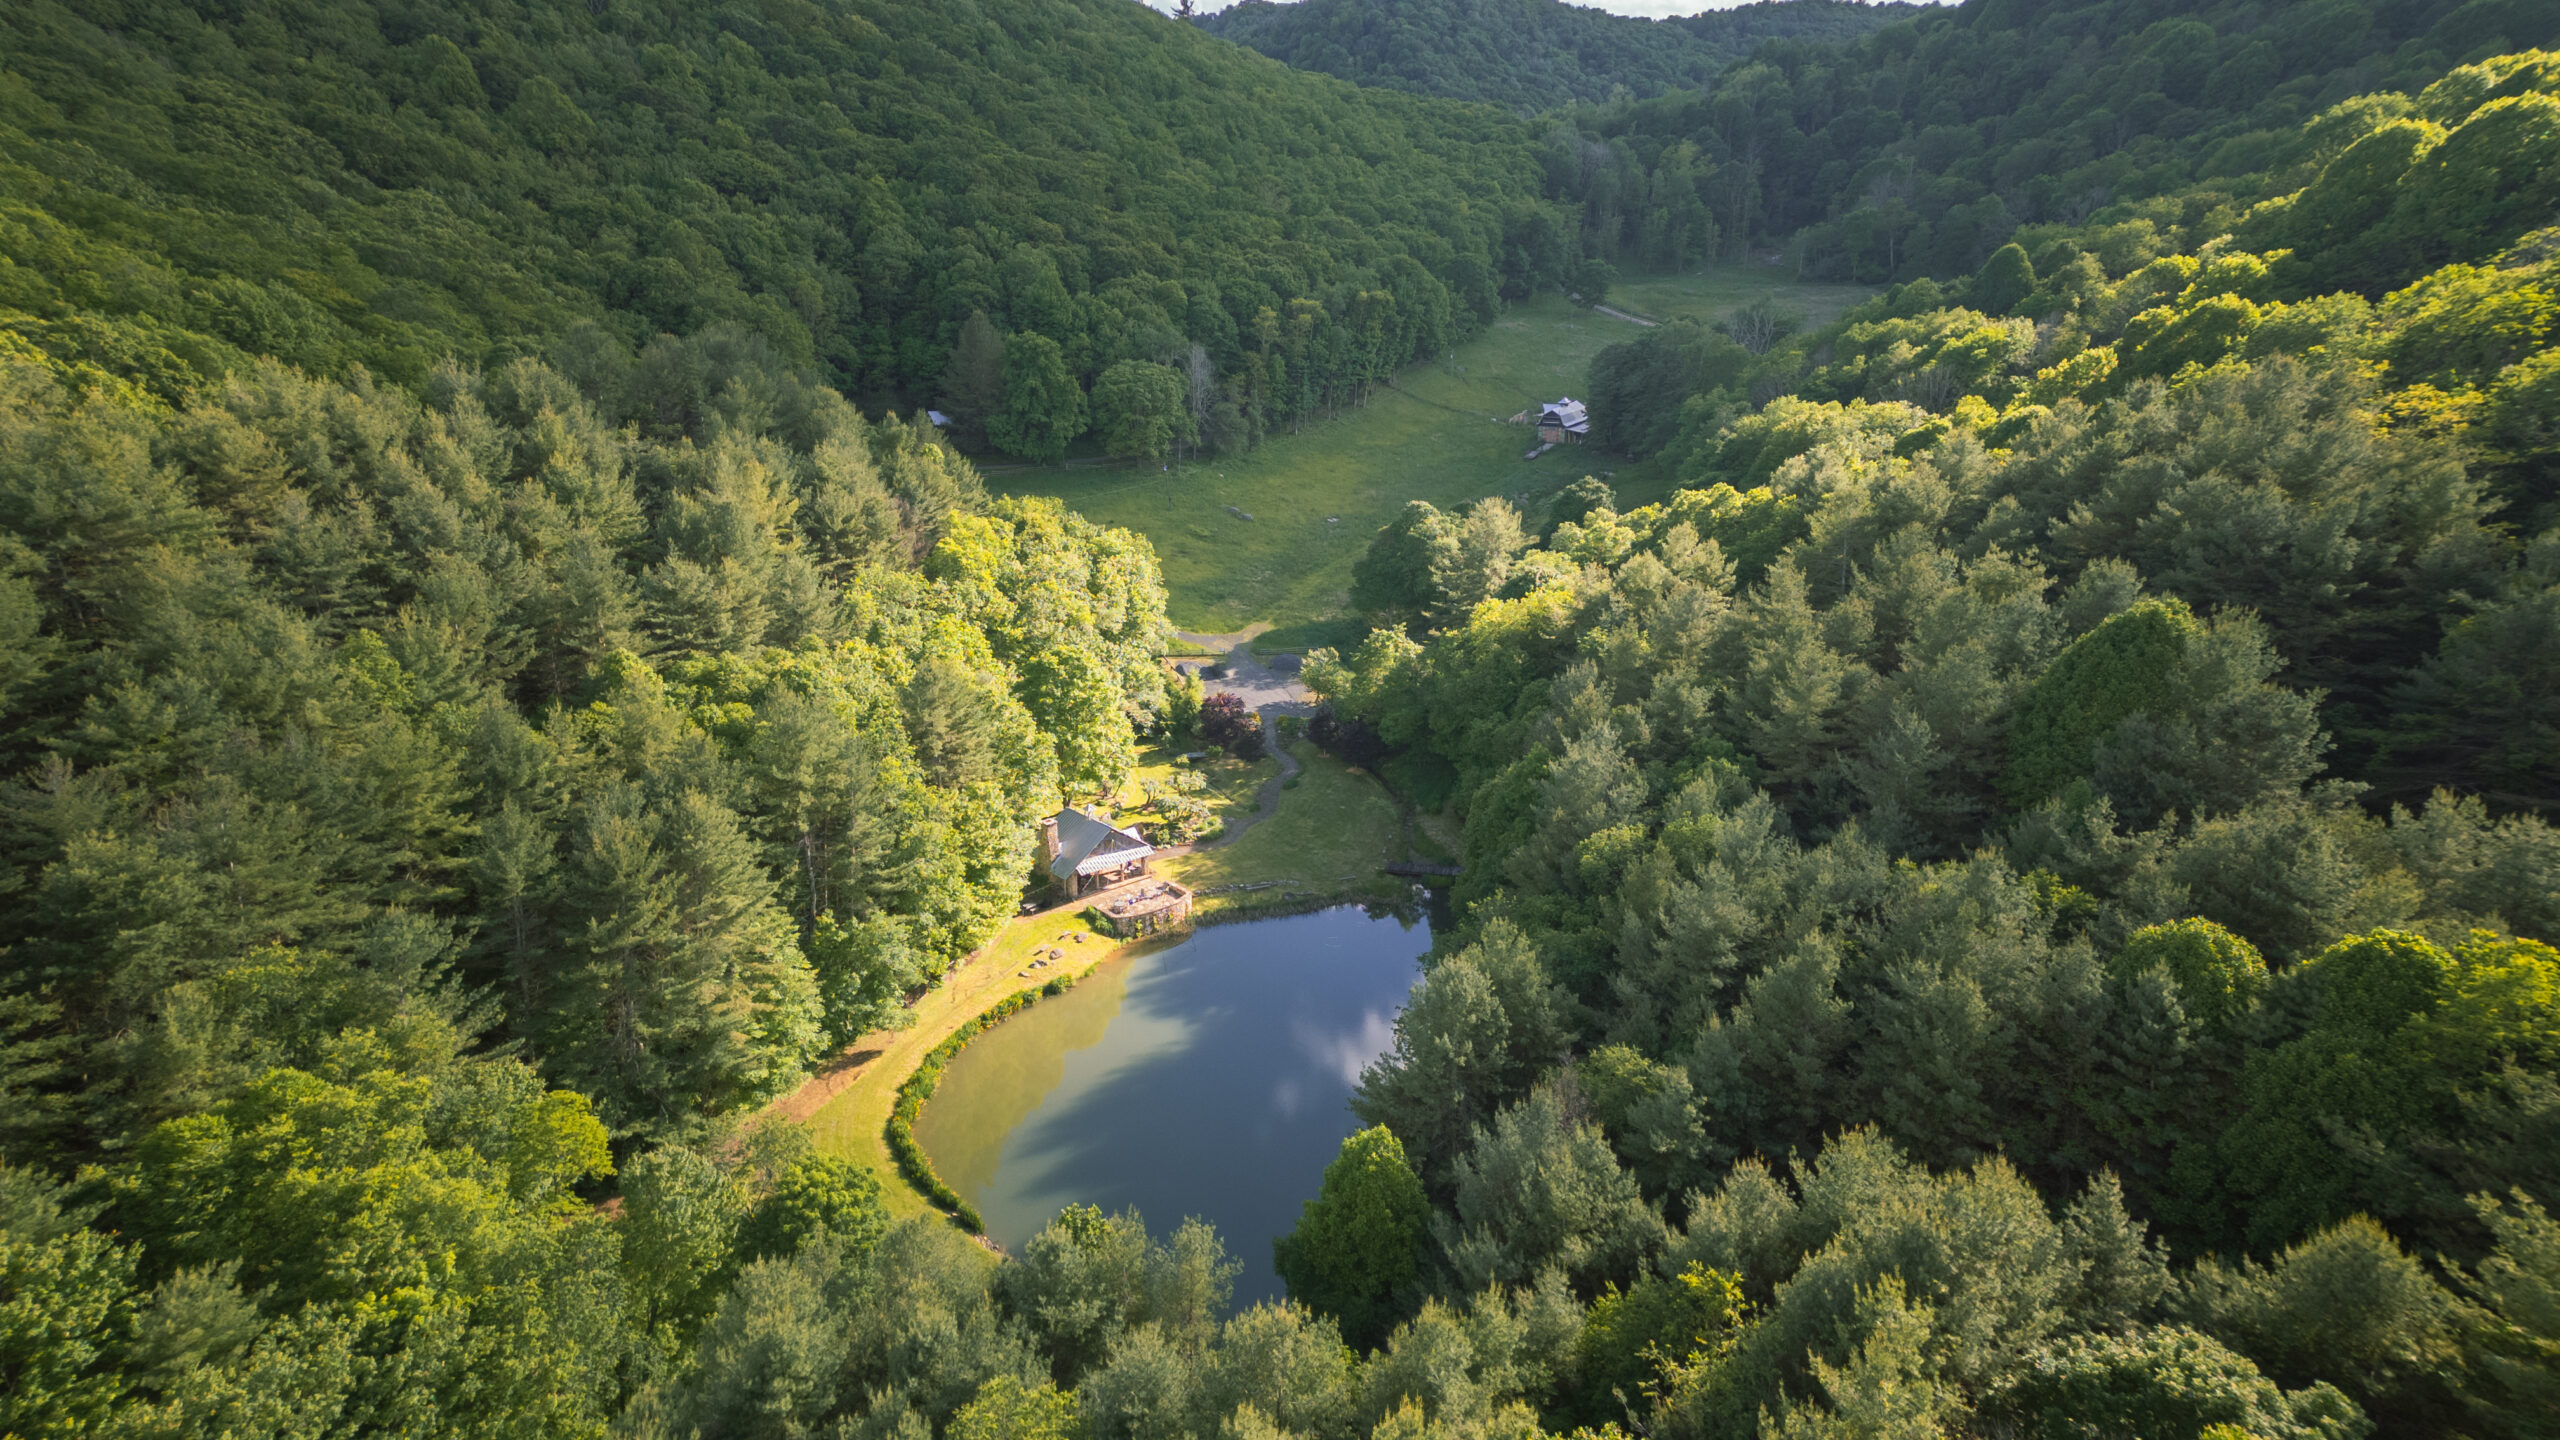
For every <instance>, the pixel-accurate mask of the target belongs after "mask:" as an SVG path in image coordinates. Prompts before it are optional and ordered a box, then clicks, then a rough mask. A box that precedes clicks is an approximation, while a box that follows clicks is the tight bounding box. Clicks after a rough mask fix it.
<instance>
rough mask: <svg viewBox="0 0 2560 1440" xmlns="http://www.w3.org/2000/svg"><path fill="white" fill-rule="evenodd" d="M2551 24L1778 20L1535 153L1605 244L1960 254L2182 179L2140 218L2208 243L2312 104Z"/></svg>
mask: <svg viewBox="0 0 2560 1440" xmlns="http://www.w3.org/2000/svg"><path fill="white" fill-rule="evenodd" d="M2555 40H2560V14H2555V13H2554V12H2553V10H2552V8H2551V7H2550V6H2549V5H2546V4H2537V3H2533V0H2467V3H2463V0H2391V3H2382V4H2373V3H2364V0H2315V3H2305V4H2287V5H2259V4H2254V3H2247V0H2213V3H2193V0H2055V3H2029V0H1976V3H1973V4H1968V5H1963V6H1958V7H1953V8H1950V9H1946V10H1935V11H1931V12H1929V13H1926V14H1923V15H1921V16H1920V17H1918V18H1917V19H1914V20H1910V21H1907V22H1903V23H1899V24H1894V25H1890V26H1887V27H1885V28H1883V29H1881V30H1878V31H1876V32H1874V33H1872V34H1870V35H1867V36H1866V37H1864V38H1862V39H1859V40H1856V41H1853V42H1847V43H1841V44H1817V43H1811V42H1807V41H1798V40H1786V39H1778V40H1771V41H1769V42H1767V43H1764V44H1763V45H1761V46H1760V47H1759V48H1758V49H1757V50H1755V51H1754V52H1753V54H1752V56H1751V58H1750V60H1749V61H1748V62H1747V63H1744V64H1741V65H1738V66H1734V67H1732V68H1729V69H1727V70H1725V71H1723V72H1722V73H1720V74H1719V75H1718V76H1717V77H1716V79H1715V81H1714V83H1713V84H1712V85H1711V86H1709V87H1707V88H1705V89H1702V90H1686V91H1675V92H1670V93H1666V94H1664V95H1661V96H1658V97H1656V98H1653V99H1650V100H1644V101H1640V102H1636V103H1632V104H1625V105H1619V106H1614V107H1610V108H1608V109H1605V110H1602V111H1598V112H1591V113H1583V112H1576V113H1575V114H1573V115H1571V116H1569V117H1567V118H1565V119H1563V120H1560V121H1557V122H1554V123H1553V124H1552V126H1551V129H1550V132H1549V134H1548V135H1547V137H1546V140H1545V142H1544V152H1543V158H1544V163H1545V165H1546V169H1547V175H1548V185H1549V193H1551V194H1554V195H1557V196H1559V197H1562V198H1564V199H1566V200H1568V201H1571V202H1574V203H1578V204H1579V205H1580V207H1581V210H1582V240H1583V246H1584V248H1585V249H1586V250H1587V251H1588V252H1589V253H1591V254H1592V255H1594V256H1597V257H1598V258H1600V259H1602V260H1604V261H1607V262H1610V263H1613V264H1620V265H1625V264H1631V263H1632V264H1645V265H1667V266H1686V265H1690V264H1694V263H1696V262H1697V261H1699V260H1702V259H1707V258H1713V257H1718V256H1738V255H1742V254H1746V253H1750V254H1763V253H1775V252H1780V251H1786V252H1790V253H1791V263H1792V264H1793V265H1794V266H1795V267H1796V268H1797V269H1798V270H1799V271H1801V272H1802V273H1805V274H1810V275H1821V276H1833V277H1842V278H1857V279H1861V280H1873V281H1885V280H1902V279H1912V278H1916V277H1918V276H1922V275H1934V276H1937V277H1940V278H1946V277H1950V276H1954V275H1962V274H1970V273H1972V271H1973V270H1974V268H1975V267H1976V266H1978V265H1980V264H1981V263H1982V262H1983V260H1984V259H1985V258H1986V257H1988V256H1989V254H1990V253H1991V251H1993V250H1994V249H1996V248H1998V247H1999V245H2000V244H2001V243H2002V241H2003V240H2004V239H2005V238H2006V236H2007V234H2008V232H2009V231H2010V230H2011V229H2012V228H2014V227H2016V226H2019V225H2037V224H2047V225H2050V224H2062V225H2076V224H2079V223H2081V222H2083V221H2085V220H2087V219H2088V218H2089V217H2090V216H2091V215H2092V214H2094V213H2096V212H2098V211H2100V210H2102V209H2105V208H2106V207H2108V206H2110V205H2113V204H2122V203H2125V202H2130V201H2138V200H2148V199H2156V198H2158V197H2161V196H2165V195H2167V194H2169V193H2171V192H2182V193H2183V196H2184V203H2185V204H2186V205H2187V206H2191V207H2193V208H2192V210H2187V209H2181V210H2179V211H2177V212H2176V213H2173V214H2151V215H2146V216H2145V217H2144V218H2145V219H2147V220H2149V221H2150V222H2151V223H2153V224H2154V225H2156V226H2159V227H2161V228H2163V229H2164V230H2167V229H2176V230H2180V231H2182V232H2185V231H2192V232H2193V233H2192V234H2191V235H2190V236H2189V238H2188V244H2189V245H2190V247H2192V245H2198V244H2202V243H2203V242H2204V241H2206V240H2209V239H2211V238H2212V237H2213V236H2214V235H2216V234H2219V233H2221V232H2222V231H2223V230H2225V229H2227V228H2229V224H2230V222H2231V219H2232V217H2233V216H2234V215H2236V214H2237V213H2238V212H2240V211H2243V210H2246V209H2248V208H2249V206H2250V205H2251V204H2252V203H2254V202H2255V201H2258V200H2262V199H2265V198H2268V197H2269V196H2272V195H2277V194H2283V193H2288V192H2290V191H2292V190H2295V189H2298V188H2300V186H2301V185H2302V184H2303V182H2304V181H2305V180H2307V179H2308V178H2309V177H2310V174H2311V172H2312V171H2314V170H2316V169H2317V168H2318V166H2319V164H2320V163H2321V161H2322V160H2323V159H2325V157H2324V156H2322V155H2321V154H2320V153H2319V147H2320V145H2321V143H2322V139H2321V134H2322V133H2325V132H2319V133H2315V132H2307V131H2306V130H2305V128H2304V122H2306V121H2308V120H2310V119H2311V118H2312V117H2314V116H2316V115H2321V114H2324V113H2327V112H2328V111H2329V110H2330V108H2331V107H2333V106H2334V105H2336V104H2338V103H2339V102H2341V101H2344V100H2346V99H2348V98H2350V97H2352V96H2357V95H2364V94H2372V93H2379V92H2385V91H2394V90H2397V91H2406V92H2414V91H2416V90H2419V89H2421V88H2423V87H2424V86H2425V85H2427V84H2428V83H2429V82H2431V81H2433V80H2434V79H2435V78H2436V77H2437V76H2438V75H2440V74H2442V73H2443V72H2444V71H2445V70H2446V69H2448V68H2450V67H2451V66H2453V65H2455V64H2459V63H2462V62H2465V61H2470V60H2477V59H2481V58H2484V57H2486V56H2490V55H2495V54H2500V53H2503V52H2506V51H2512V50H2522V49H2526V48H2529V47H2532V46H2535V45H2543V44H2549V43H2552V42H2553V41H2555ZM2168 248H2175V245H2174V243H2172V244H2171V245H2170V246H2169V247H2168Z"/></svg>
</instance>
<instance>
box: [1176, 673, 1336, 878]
mask: <svg viewBox="0 0 2560 1440" xmlns="http://www.w3.org/2000/svg"><path fill="white" fill-rule="evenodd" d="M1269 628H1270V627H1269V626H1262V625H1257V626H1254V627H1253V628H1251V629H1246V630H1238V631H1235V632H1233V633H1231V634H1226V635H1201V634H1196V633H1194V632H1192V631H1189V630H1177V631H1175V632H1174V633H1175V634H1176V635H1179V636H1181V637H1182V639H1183V642H1184V643H1185V644H1189V645H1196V646H1198V647H1200V648H1201V649H1203V650H1214V651H1217V652H1219V653H1220V654H1221V655H1222V656H1223V657H1224V658H1222V659H1221V660H1220V661H1219V662H1218V663H1220V664H1222V665H1224V666H1226V667H1227V673H1226V674H1225V675H1223V676H1221V677H1219V678H1218V679H1215V680H1210V681H1205V682H1203V683H1204V684H1206V685H1207V686H1208V687H1209V688H1210V691H1211V693H1213V694H1220V693H1223V694H1233V695H1237V696H1240V697H1242V698H1243V700H1244V703H1245V705H1246V707H1247V708H1249V709H1251V710H1252V711H1253V712H1254V713H1255V714H1256V715H1259V716H1261V717H1262V748H1263V751H1264V752H1265V753H1266V754H1268V755H1270V756H1271V757H1272V758H1273V759H1275V760H1277V761H1279V762H1280V773H1279V774H1277V775H1274V776H1272V777H1271V778H1270V779H1268V780H1265V781H1263V782H1262V788H1260V789H1259V790H1256V791H1255V792H1254V796H1253V813H1252V814H1250V815H1239V816H1237V817H1236V818H1234V819H1232V820H1229V821H1228V822H1227V824H1226V828H1225V829H1223V830H1220V831H1219V832H1218V838H1216V839H1215V840H1194V841H1192V842H1191V843H1189V844H1187V845H1166V846H1162V847H1159V848H1158V849H1157V851H1156V853H1157V854H1159V855H1189V854H1191V853H1193V852H1194V851H1198V850H1215V849H1217V848H1218V847H1219V846H1221V845H1232V844H1234V843H1235V841H1236V838H1237V837H1238V836H1241V835H1242V834H1244V832H1245V831H1247V830H1249V829H1251V828H1253V827H1254V826H1255V825H1258V824H1260V823H1261V822H1263V821H1264V820H1267V819H1269V818H1270V817H1271V816H1272V815H1273V814H1275V813H1276V812H1278V810H1279V809H1280V792H1281V790H1282V789H1283V788H1285V787H1286V786H1287V785H1288V783H1289V781H1290V780H1291V779H1292V778H1294V777H1295V776H1296V775H1297V773H1298V770H1299V768H1300V767H1299V765H1298V757H1297V756H1295V755H1292V754H1290V753H1289V751H1288V747H1286V746H1284V745H1282V744H1281V743H1280V717H1281V716H1283V715H1313V714H1314V713H1316V702H1315V696H1314V695H1313V694H1312V693H1311V692H1309V691H1308V689H1307V687H1306V686H1305V685H1303V684H1301V683H1299V681H1298V680H1297V678H1296V677H1294V676H1289V675H1283V674H1280V673H1279V672H1278V671H1276V670H1273V669H1272V668H1271V667H1270V666H1268V665H1265V664H1263V663H1262V661H1261V660H1260V659H1258V658H1256V657H1255V655H1254V653H1253V637H1254V636H1256V635H1259V634H1261V633H1262V632H1263V631H1264V630H1267V629H1269Z"/></svg>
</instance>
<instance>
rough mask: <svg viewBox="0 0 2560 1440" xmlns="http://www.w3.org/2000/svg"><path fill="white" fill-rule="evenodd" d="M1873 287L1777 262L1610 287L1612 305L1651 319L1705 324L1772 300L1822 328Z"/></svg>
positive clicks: (1651, 277) (1632, 280)
mask: <svg viewBox="0 0 2560 1440" xmlns="http://www.w3.org/2000/svg"><path fill="white" fill-rule="evenodd" d="M1875 293H1876V292H1875V290H1874V288H1873V287H1872V286H1866V285H1832V284H1824V283H1821V282H1817V281H1807V280H1794V279H1790V278H1788V275H1787V272H1786V269H1785V267H1783V266H1777V265H1709V266H1705V267H1703V268H1700V269H1697V270H1693V271H1689V272H1686V273H1683V274H1664V275H1636V276H1630V277H1628V278H1626V279H1623V280H1620V281H1619V282H1618V283H1617V284H1616V285H1614V286H1611V287H1610V290H1609V303H1610V304H1612V305H1614V306H1616V307H1617V308H1619V309H1621V310H1625V311H1627V312H1629V313H1631V314H1636V315H1642V316H1643V317H1645V318H1646V319H1648V320H1673V319H1679V318H1682V317H1686V318H1688V319H1691V320H1696V321H1699V322H1700V323H1702V324H1703V323H1705V322H1707V321H1711V320H1716V319H1720V318H1722V317H1723V316H1725V315H1727V314H1729V313H1731V312H1733V311H1735V310H1738V309H1740V308H1742V307H1743V306H1745V305H1748V304H1750V303H1751V302H1752V301H1754V300H1760V299H1766V300H1768V302H1769V303H1770V304H1772V305H1774V306H1776V307H1777V310H1778V313H1779V314H1781V315H1796V316H1800V317H1802V318H1803V320H1804V323H1805V326H1806V328H1808V329H1819V328H1820V327H1822V326H1825V325H1828V324H1830V323H1831V322H1832V321H1834V320H1837V319H1839V318H1840V315H1841V312H1843V311H1845V310H1847V309H1848V308H1849V307H1850V306H1852V305H1855V304H1857V303H1859V302H1860V301H1862V300H1865V299H1866V298H1867V297H1869V296H1871V295H1873V294H1875Z"/></svg>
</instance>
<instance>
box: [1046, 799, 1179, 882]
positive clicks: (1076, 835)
mask: <svg viewBox="0 0 2560 1440" xmlns="http://www.w3.org/2000/svg"><path fill="white" fill-rule="evenodd" d="M1051 819H1052V821H1053V822H1054V823H1055V824H1056V825H1057V827H1058V858H1057V859H1055V860H1052V861H1050V862H1049V873H1050V874H1051V875H1054V876H1056V877H1057V878H1059V879H1061V880H1064V879H1066V878H1067V877H1068V876H1070V875H1091V874H1094V873H1096V872H1098V871H1103V870H1117V869H1119V868H1120V867H1121V866H1123V865H1128V864H1132V863H1134V862H1136V861H1139V860H1144V859H1146V858H1147V857H1148V856H1150V855H1153V854H1154V853H1156V847H1154V846H1153V845H1150V844H1148V843H1147V842H1146V840H1145V838H1144V837H1143V836H1141V835H1139V834H1138V832H1136V831H1135V830H1123V829H1121V828H1120V827H1119V826H1117V825H1114V824H1111V823H1110V822H1109V821H1106V820H1102V819H1100V818H1098V817H1095V816H1092V815H1087V814H1086V813H1084V812H1083V811H1081V810H1078V809H1076V808H1074V807H1073V806H1069V807H1068V808H1066V809H1064V810H1061V811H1059V812H1058V813H1057V814H1056V815H1055V816H1052V817H1051Z"/></svg>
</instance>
